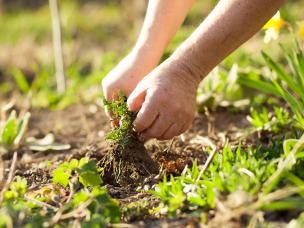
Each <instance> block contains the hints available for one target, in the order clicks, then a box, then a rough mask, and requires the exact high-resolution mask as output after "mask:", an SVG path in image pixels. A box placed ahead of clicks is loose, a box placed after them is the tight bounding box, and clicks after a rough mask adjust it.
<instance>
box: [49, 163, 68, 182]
mask: <svg viewBox="0 0 304 228" xmlns="http://www.w3.org/2000/svg"><path fill="white" fill-rule="evenodd" d="M71 173H72V170H71V169H70V168H69V164H68V163H66V162H65V163H63V164H62V165H61V166H59V167H58V168H57V169H55V170H54V171H53V182H54V183H55V184H60V185H62V186H63V187H67V186H68V184H69V181H70V177H71Z"/></svg>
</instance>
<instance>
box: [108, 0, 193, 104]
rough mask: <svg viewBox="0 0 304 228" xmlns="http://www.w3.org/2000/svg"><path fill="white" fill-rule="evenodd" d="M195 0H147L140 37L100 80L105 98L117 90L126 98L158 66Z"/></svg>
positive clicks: (113, 97) (112, 96)
mask: <svg viewBox="0 0 304 228" xmlns="http://www.w3.org/2000/svg"><path fill="white" fill-rule="evenodd" d="M193 2H194V0H150V1H149V5H148V9H147V14H146V17H145V21H144V24H143V27H142V29H141V32H140V35H139V38H138V40H137V42H136V44H135V46H134V48H133V49H132V51H131V52H130V53H129V54H128V55H127V56H126V57H125V58H124V59H123V60H122V61H121V62H120V63H119V64H118V65H117V66H116V67H115V68H114V69H113V70H112V71H111V72H110V73H109V74H108V75H107V76H106V77H105V78H104V79H103V81H102V87H103V93H104V96H105V97H106V99H108V100H111V99H115V94H117V92H118V91H121V92H123V93H124V94H125V95H127V96H129V95H130V94H131V92H132V91H133V90H134V88H135V87H136V86H137V84H138V83H139V82H140V81H141V80H142V79H143V78H144V77H145V76H146V75H147V74H148V73H150V72H151V71H152V70H153V69H154V68H155V67H156V66H157V65H158V63H159V60H160V58H161V56H162V55H163V52H164V50H165V48H166V47H167V45H168V43H169V42H170V40H171V39H172V37H173V36H174V35H175V33H176V31H177V30H178V28H179V27H180V26H181V24H182V22H183V21H184V19H185V17H186V15H187V13H188V11H189V10H190V8H191V6H192V4H193Z"/></svg>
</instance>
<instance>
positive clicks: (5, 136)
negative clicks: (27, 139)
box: [0, 111, 30, 154]
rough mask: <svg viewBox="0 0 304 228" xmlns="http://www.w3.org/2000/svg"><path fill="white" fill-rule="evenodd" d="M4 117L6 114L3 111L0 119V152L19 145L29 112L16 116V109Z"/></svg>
mask: <svg viewBox="0 0 304 228" xmlns="http://www.w3.org/2000/svg"><path fill="white" fill-rule="evenodd" d="M5 117H6V114H5V111H3V113H2V119H1V121H0V154H4V153H6V152H7V151H9V150H12V149H15V148H16V147H18V146H19V144H20V142H21V140H22V138H23V136H24V133H25V131H26V128H27V125H28V121H29V118H30V113H28V112H27V113H25V114H24V115H23V116H21V117H17V113H16V111H12V112H11V113H10V115H9V117H8V118H7V119H6V118H5Z"/></svg>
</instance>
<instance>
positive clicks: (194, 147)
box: [4, 104, 248, 227]
mask: <svg viewBox="0 0 304 228" xmlns="http://www.w3.org/2000/svg"><path fill="white" fill-rule="evenodd" d="M245 116H246V115H245V114H243V113H232V112H229V111H227V110H218V111H217V112H216V113H209V112H205V113H204V114H197V116H196V118H195V120H194V122H193V125H192V127H191V128H190V129H189V130H188V131H187V132H186V133H184V134H183V135H182V136H179V137H176V138H174V139H172V140H168V141H157V140H150V141H148V142H146V143H145V147H140V149H139V151H138V146H137V147H134V148H135V149H134V153H139V154H140V156H132V155H130V157H129V158H127V159H129V160H128V161H130V162H131V163H132V164H133V165H134V167H135V171H134V172H133V171H132V169H131V171H130V172H131V173H130V172H127V171H122V172H121V173H120V174H119V175H121V177H122V179H123V180H124V181H116V180H115V179H114V178H113V176H112V173H111V172H112V171H113V170H111V169H109V170H108V171H106V172H105V174H104V176H103V180H104V182H105V184H106V185H107V187H108V191H109V193H110V195H111V196H112V197H114V198H116V199H118V200H120V201H121V202H122V203H123V204H129V203H132V202H135V201H137V200H139V199H141V198H145V197H147V194H144V193H138V191H136V189H137V188H138V187H142V188H143V186H145V185H149V186H151V185H153V184H155V183H156V182H157V181H160V178H162V175H160V174H163V173H166V174H173V175H178V174H180V173H181V172H182V170H183V169H184V167H185V166H186V165H191V164H192V162H193V161H194V160H195V159H197V161H198V163H199V164H203V163H204V162H205V161H206V159H207V156H208V152H207V151H208V146H206V145H204V144H203V143H202V142H203V141H202V140H203V139H206V138H207V137H208V138H209V139H210V140H211V141H212V142H213V143H214V144H215V145H216V146H217V147H218V148H221V147H222V146H223V144H224V143H225V142H226V141H227V140H229V142H230V143H233V142H234V141H236V139H237V138H238V137H239V132H240V131H242V130H243V129H245V128H246V127H247V126H248V123H247V120H246V118H245ZM109 130H110V124H109V120H108V119H107V117H106V116H105V115H104V111H103V110H102V108H101V107H98V106H97V105H94V104H91V105H75V106H72V107H69V108H67V109H65V110H62V111H54V112H52V111H49V110H33V111H32V116H31V120H30V124H29V129H28V131H27V135H26V137H30V136H33V137H36V138H42V137H44V136H45V135H47V134H48V133H53V134H54V135H55V138H56V141H57V142H61V143H65V144H69V145H71V149H69V150H67V151H60V152H58V151H57V152H54V151H47V152H33V151H31V150H29V149H28V148H27V147H23V148H21V150H19V152H18V163H17V170H16V173H15V175H19V176H22V177H25V178H26V179H27V181H28V184H29V189H30V190H35V189H39V188H41V187H42V186H44V185H47V184H48V183H51V182H52V179H51V172H52V170H53V169H54V168H56V166H57V164H59V163H60V162H62V161H68V160H70V159H72V158H77V159H79V158H81V157H84V156H89V157H91V158H92V159H94V160H96V162H97V164H101V162H102V161H104V158H107V154H108V153H109V152H110V151H111V150H112V149H113V148H112V147H113V146H111V145H110V144H109V143H108V142H106V141H105V134H106V132H108V131H109ZM136 148H137V149H136ZM140 150H142V151H140ZM132 152H133V151H132V149H131V150H129V153H130V154H131V153H132ZM141 152H142V153H141ZM130 158H133V159H131V160H130ZM134 158H135V159H134ZM10 159H11V156H6V157H5V160H4V163H5V166H6V167H9V164H10ZM143 161H144V162H143ZM49 164H51V165H49ZM142 164H144V166H146V167H147V166H149V167H148V168H145V167H143V165H142ZM138 165H141V166H138ZM151 167H153V168H152V169H151ZM136 168H137V169H136ZM151 170H152V171H151ZM164 171H165V172H164ZM6 175H7V174H6ZM132 175H133V176H132ZM134 175H135V177H134ZM136 175H137V176H136ZM151 205H153V202H151ZM127 220H128V221H134V222H136V225H138V226H142V225H143V224H148V225H147V226H150V227H153V226H155V225H157V224H160V223H161V224H166V223H168V222H169V223H170V224H171V225H174V224H178V225H175V226H177V227H184V226H185V225H187V224H188V223H189V224H188V225H190V226H191V224H192V225H193V226H196V225H198V224H199V223H198V221H196V220H193V219H191V218H190V219H186V220H172V221H171V220H170V221H162V220H159V221H155V220H153V221H149V222H148V223H141V222H138V221H139V220H142V218H137V217H134V218H127ZM195 224H196V225H195Z"/></svg>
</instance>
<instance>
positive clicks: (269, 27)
mask: <svg viewBox="0 0 304 228" xmlns="http://www.w3.org/2000/svg"><path fill="white" fill-rule="evenodd" d="M284 24H285V21H284V20H283V19H282V18H281V14H280V11H278V12H277V13H276V14H275V15H274V16H273V17H272V18H271V19H270V20H269V21H268V22H267V23H266V24H265V25H264V27H263V29H264V30H266V31H265V37H264V42H265V43H269V42H270V41H271V40H276V39H278V37H279V33H280V31H281V29H282V28H283V26H284Z"/></svg>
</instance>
